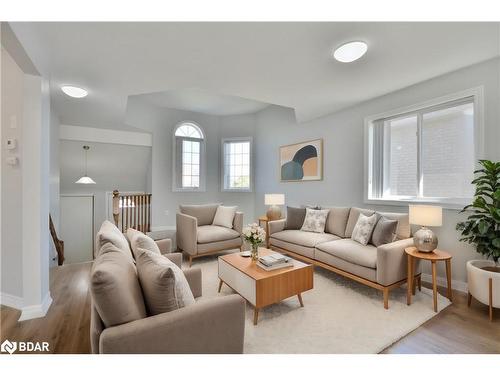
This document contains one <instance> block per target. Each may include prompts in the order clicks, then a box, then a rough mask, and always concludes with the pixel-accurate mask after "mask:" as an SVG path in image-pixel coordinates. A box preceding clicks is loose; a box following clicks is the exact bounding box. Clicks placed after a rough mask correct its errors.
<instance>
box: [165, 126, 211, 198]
mask: <svg viewBox="0 0 500 375" xmlns="http://www.w3.org/2000/svg"><path fill="white" fill-rule="evenodd" d="M186 124H189V125H193V126H195V127H197V128H198V130H199V131H200V132H201V135H202V138H188V137H180V136H179V137H178V136H176V135H175V132H176V131H177V129H178V128H179V127H181V126H182V125H186ZM177 138H181V139H186V140H189V139H192V140H193V141H198V142H200V187H198V188H191V187H186V188H183V187H182V176H181V181H180V184H179V181H177ZM206 144H207V138H206V134H205V132H204V131H203V128H202V127H201V126H200V124H198V123H197V122H195V121H189V120H187V121H181V122H179V123H177V124H176V125H175V126H174V128H173V130H172V192H173V193H204V192H205V191H206V172H207V160H206V159H207V158H206V153H207V149H206ZM181 158H182V156H181ZM180 164H181V168H182V160H181V163H180ZM180 186H181V187H180Z"/></svg>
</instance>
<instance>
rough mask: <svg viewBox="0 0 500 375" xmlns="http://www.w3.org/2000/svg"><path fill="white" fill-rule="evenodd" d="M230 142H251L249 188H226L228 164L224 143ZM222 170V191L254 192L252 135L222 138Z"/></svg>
mask: <svg viewBox="0 0 500 375" xmlns="http://www.w3.org/2000/svg"><path fill="white" fill-rule="evenodd" d="M229 142H249V143H250V160H249V163H250V164H249V167H250V184H249V187H248V188H226V183H225V181H226V168H225V167H226V166H225V163H224V144H225V143H229ZM220 166H221V168H220V170H221V191H222V192H236V193H251V192H253V180H254V178H253V175H254V171H253V138H252V137H232V138H222V139H221V154H220Z"/></svg>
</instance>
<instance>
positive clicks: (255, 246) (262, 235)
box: [242, 223, 266, 260]
mask: <svg viewBox="0 0 500 375" xmlns="http://www.w3.org/2000/svg"><path fill="white" fill-rule="evenodd" d="M242 233H243V239H244V240H245V241H246V242H248V243H249V244H250V245H251V246H252V250H251V252H250V254H251V255H252V260H257V259H258V258H259V246H260V245H261V244H262V243H263V242H264V241H265V240H266V231H265V230H264V229H262V228H261V227H260V226H259V224H257V223H252V224H249V225H247V226H246V227H245V228H243V231H242Z"/></svg>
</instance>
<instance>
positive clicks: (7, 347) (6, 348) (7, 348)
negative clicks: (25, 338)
mask: <svg viewBox="0 0 500 375" xmlns="http://www.w3.org/2000/svg"><path fill="white" fill-rule="evenodd" d="M16 349H17V342H10V341H9V340H5V341H4V342H2V345H1V347H0V350H1V351H2V352H3V353H5V352H7V353H9V354H12V353H14V352H15V351H16Z"/></svg>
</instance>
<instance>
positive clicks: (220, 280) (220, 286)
mask: <svg viewBox="0 0 500 375" xmlns="http://www.w3.org/2000/svg"><path fill="white" fill-rule="evenodd" d="M223 283H224V282H223V281H222V279H219V289H218V290H217V292H218V293H220V290H221V289H222V284H223Z"/></svg>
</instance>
